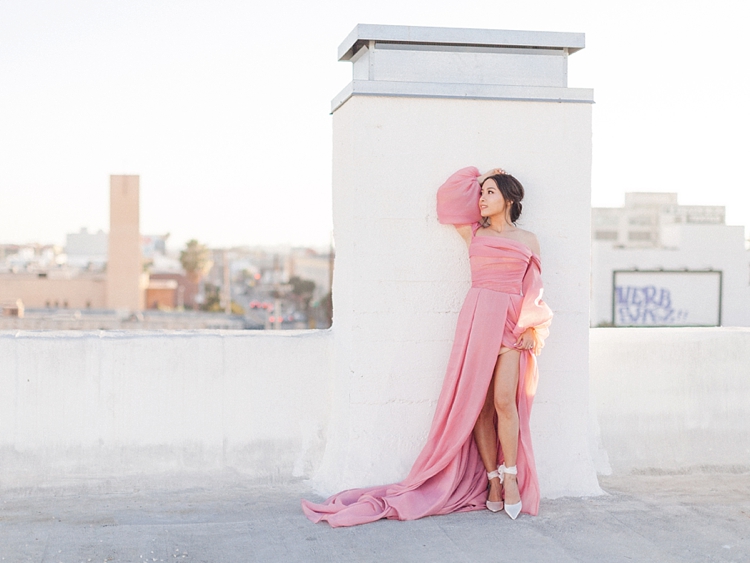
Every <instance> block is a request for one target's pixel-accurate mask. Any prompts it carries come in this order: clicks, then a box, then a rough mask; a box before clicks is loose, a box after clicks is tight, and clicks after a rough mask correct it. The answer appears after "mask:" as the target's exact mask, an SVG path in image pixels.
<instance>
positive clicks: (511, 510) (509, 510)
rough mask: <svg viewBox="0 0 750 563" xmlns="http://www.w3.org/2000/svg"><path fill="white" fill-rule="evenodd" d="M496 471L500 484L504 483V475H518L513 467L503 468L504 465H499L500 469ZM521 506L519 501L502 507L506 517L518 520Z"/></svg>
mask: <svg viewBox="0 0 750 563" xmlns="http://www.w3.org/2000/svg"><path fill="white" fill-rule="evenodd" d="M497 471H498V473H500V482H501V483H502V482H504V481H505V474H506V473H507V474H508V475H518V469H517V468H516V466H515V465H514V466H512V467H505V464H503V465H501V466H500V467H498V468H497ZM521 506H522V503H521V501H520V500H519V501H518V502H517V503H516V504H508V503H507V502H506V503H505V507H504V508H505V513H506V514H507V515H508V516H510V517H511V519H512V520H515V519H516V518H518V515H519V514H521Z"/></svg>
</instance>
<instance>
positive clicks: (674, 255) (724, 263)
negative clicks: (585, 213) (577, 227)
mask: <svg viewBox="0 0 750 563" xmlns="http://www.w3.org/2000/svg"><path fill="white" fill-rule="evenodd" d="M724 217H725V210H724V207H723V206H691V205H678V203H677V194H676V193H628V194H625V206H624V207H617V208H594V209H592V221H591V229H592V274H591V275H592V283H591V291H592V296H591V316H590V321H591V326H610V325H617V326H716V325H724V326H750V270H749V269H748V268H749V266H750V254H749V253H748V251H747V250H746V249H745V237H744V228H743V227H741V226H728V225H726V224H725V222H724Z"/></svg>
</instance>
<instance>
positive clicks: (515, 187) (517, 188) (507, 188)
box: [481, 174, 523, 227]
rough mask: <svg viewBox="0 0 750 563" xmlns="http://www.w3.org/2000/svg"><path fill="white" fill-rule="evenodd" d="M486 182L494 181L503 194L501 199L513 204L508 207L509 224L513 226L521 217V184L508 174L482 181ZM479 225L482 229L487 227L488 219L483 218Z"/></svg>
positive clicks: (496, 175) (497, 175)
mask: <svg viewBox="0 0 750 563" xmlns="http://www.w3.org/2000/svg"><path fill="white" fill-rule="evenodd" d="M487 180H495V183H496V184H497V188H498V189H499V190H500V193H501V194H503V199H505V201H512V202H513V203H512V204H511V206H510V222H511V223H513V224H515V222H516V221H518V218H519V217H520V216H521V209H523V205H521V200H522V199H523V186H522V185H521V182H519V181H518V180H516V179H515V178H514V177H513V176H511V175H510V174H495V175H494V176H490V177H489V178H485V180H484V181H485V182H486V181H487ZM482 185H484V182H482ZM485 223H486V224H485ZM481 224H482V226H483V227H486V226H487V225H489V224H490V223H489V217H483V218H482V222H481Z"/></svg>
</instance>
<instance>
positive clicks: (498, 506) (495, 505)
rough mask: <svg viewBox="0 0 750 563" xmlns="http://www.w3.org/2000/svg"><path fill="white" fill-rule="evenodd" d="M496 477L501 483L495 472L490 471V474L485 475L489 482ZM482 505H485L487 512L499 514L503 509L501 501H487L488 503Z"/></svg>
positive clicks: (500, 477)
mask: <svg viewBox="0 0 750 563" xmlns="http://www.w3.org/2000/svg"><path fill="white" fill-rule="evenodd" d="M498 469H499V468H498ZM496 477H498V478H499V479H500V482H501V483H502V482H503V477H502V475H501V474H500V473H498V472H497V471H492V472H490V473H487V481H489V480H490V479H494V478H496ZM488 486H489V483H488ZM484 504H485V505H487V510H489V511H490V512H500V511H501V510H502V509H503V501H498V502H492V501H489V500H488V501H485V503H484Z"/></svg>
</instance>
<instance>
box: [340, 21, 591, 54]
mask: <svg viewBox="0 0 750 563" xmlns="http://www.w3.org/2000/svg"><path fill="white" fill-rule="evenodd" d="M369 41H382V42H387V43H403V44H416V45H419V44H422V45H456V46H477V47H506V48H527V49H539V48H544V49H560V50H566V51H567V53H575V52H576V51H579V50H581V49H583V48H584V47H585V46H586V36H585V34H583V33H569V32H558V31H513V30H505V29H471V28H458V27H418V26H410V25H375V24H365V23H360V24H357V26H356V27H355V28H354V29H353V30H352V32H351V33H350V34H349V35H348V36H347V38H346V39H345V40H344V42H343V43H341V45H339V50H338V55H339V61H348V60H350V59H351V58H352V57H353V56H354V54H355V53H356V52H357V51H359V49H360V48H361V47H362V46H363V45H365V44H367V42H369Z"/></svg>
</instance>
